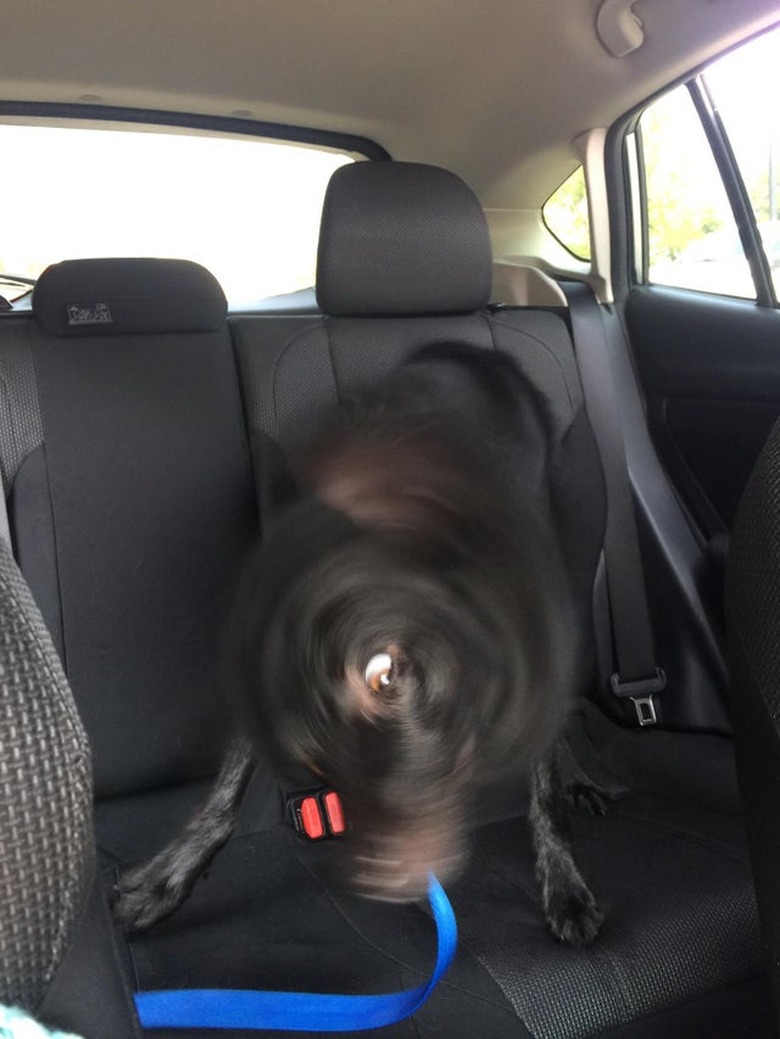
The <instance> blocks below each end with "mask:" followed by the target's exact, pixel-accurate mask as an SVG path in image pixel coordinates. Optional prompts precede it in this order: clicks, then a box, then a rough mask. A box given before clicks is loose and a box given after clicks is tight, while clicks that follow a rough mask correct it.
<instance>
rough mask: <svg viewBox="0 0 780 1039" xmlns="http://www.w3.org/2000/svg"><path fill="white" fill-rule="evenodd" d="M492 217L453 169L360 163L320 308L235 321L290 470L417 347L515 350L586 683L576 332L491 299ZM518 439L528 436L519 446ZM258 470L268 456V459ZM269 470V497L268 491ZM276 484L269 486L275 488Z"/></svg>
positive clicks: (326, 268)
mask: <svg viewBox="0 0 780 1039" xmlns="http://www.w3.org/2000/svg"><path fill="white" fill-rule="evenodd" d="M491 281H492V269H491V248H490V239H489V235H488V229H487V223H486V220H485V216H484V214H483V212H482V209H481V207H480V205H479V203H478V201H477V199H476V197H475V196H474V194H473V193H472V192H471V190H470V189H469V188H468V187H467V186H466V185H465V184H464V183H463V181H461V180H460V179H459V178H458V177H456V176H455V175H454V174H452V173H449V172H448V171H445V170H442V169H439V168H437V167H432V166H424V165H419V164H416V163H395V162H393V163H390V162H388V163H355V164H352V165H349V166H344V167H342V168H341V169H339V170H338V171H336V173H335V174H334V176H333V177H332V179H331V182H330V185H329V187H328V190H327V193H326V197H325V203H324V207H323V216H322V224H321V231H320V243H319V254H318V269H317V299H318V303H319V305H320V308H321V310H322V311H323V312H324V316H323V317H322V318H321V319H319V320H315V321H312V320H305V321H301V322H300V323H299V325H298V326H297V327H296V328H294V329H291V334H290V335H288V336H287V337H286V338H284V337H282V336H276V337H274V338H269V337H268V335H267V333H266V331H265V329H264V327H263V325H262V323H261V319H256V320H255V321H254V322H253V319H251V318H245V319H238V320H237V321H236V322H235V323H234V327H235V332H236V341H237V346H238V353H239V358H240V362H241V366H242V370H243V373H244V381H245V385H246V391H245V392H246V398H247V413H248V418H249V422H250V425H251V427H252V435H253V439H254V441H255V443H256V444H260V445H261V448H262V445H272V447H271V448H269V449H268V450H267V451H266V454H267V455H272V454H273V447H275V448H276V449H277V450H278V451H280V452H281V454H282V455H283V456H284V459H285V461H286V463H287V464H288V465H289V466H291V467H292V468H293V469H294V468H295V456H296V449H297V445H298V444H299V443H300V442H301V441H302V440H303V441H305V440H306V439H307V438H308V436H309V435H310V433H311V431H312V429H313V428H314V424H315V423H316V420H317V416H318V414H319V413H320V412H321V411H323V410H327V409H332V408H333V407H337V406H338V405H339V402H340V401H341V400H342V399H343V397H344V396H345V395H349V394H351V393H353V392H355V391H359V390H364V389H367V388H370V386H371V385H372V384H373V383H374V382H375V381H376V380H378V379H380V378H381V377H382V376H383V375H384V374H385V373H387V372H388V371H389V370H391V369H392V368H393V367H395V366H396V365H397V364H398V363H399V362H400V361H401V360H402V359H403V358H404V357H406V356H407V355H408V354H410V353H411V352H412V351H414V350H415V349H417V348H419V347H421V346H424V345H430V344H434V343H456V344H457V343H460V344H467V345H470V346H476V347H483V348H484V349H486V350H490V349H496V350H502V351H505V352H506V353H508V354H509V355H510V356H511V357H512V358H513V359H514V360H515V362H516V363H517V365H518V367H519V368H520V370H521V372H522V373H523V374H524V376H525V377H526V380H527V383H528V385H529V388H530V390H531V392H532V393H534V394H535V395H536V396H537V398H538V400H539V402H540V403H541V406H542V407H543V409H544V412H545V413H546V414H547V416H548V418H549V423H548V425H549V429H550V437H551V449H550V471H549V474H548V475H549V490H550V496H551V499H552V505H553V511H554V514H555V517H556V520H557V523H558V525H559V529H560V534H561V540H562V543H563V545H564V549H565V551H566V554H567V564H568V568H569V572H570V574H571V576H572V580H573V584H574V586H575V593H576V599H577V604H578V618H577V631H574V632H572V640H573V642H575V643H576V641H577V640H579V641H580V649H581V652H582V663H581V666H580V667H579V669H578V674H579V676H580V679H581V685H582V688H583V689H584V688H587V686H588V685H589V683H590V682H591V680H592V670H591V667H592V659H593V658H592V654H593V631H592V617H591V612H592V601H591V597H592V590H593V580H594V574H595V569H596V565H597V561H598V556H599V552H600V550H601V545H602V542H603V531H604V519H605V498H604V489H603V477H602V472H601V464H600V461H599V457H598V452H597V449H596V445H595V442H594V440H593V436H592V432H591V430H590V426H589V424H588V420H587V417H586V414H585V407H584V402H583V397H582V389H581V386H580V381H579V375H578V371H577V366H576V361H575V357H574V352H573V348H572V343H571V338H570V336H569V333H568V330H567V328H566V325H565V323H564V322H563V320H562V319H561V318H560V317H559V316H558V315H556V314H554V313H551V312H547V311H543V310H536V311H533V310H526V309H512V308H504V309H501V310H498V311H496V312H495V313H494V312H491V311H490V310H488V309H487V306H488V301H489V299H490V292H491ZM518 449H519V450H522V445H518ZM261 468H262V467H261ZM269 468H270V467H266V477H265V480H266V484H267V486H266V496H271V497H272V496H273V493H274V485H273V483H274V482H273V479H272V477H270V476H268V470H269ZM269 484H270V486H269Z"/></svg>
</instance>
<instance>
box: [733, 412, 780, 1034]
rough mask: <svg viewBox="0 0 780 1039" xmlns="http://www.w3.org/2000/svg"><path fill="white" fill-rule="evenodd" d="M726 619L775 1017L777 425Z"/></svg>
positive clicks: (779, 703) (779, 999) (779, 930)
mask: <svg viewBox="0 0 780 1039" xmlns="http://www.w3.org/2000/svg"><path fill="white" fill-rule="evenodd" d="M726 621H727V633H728V648H729V663H730V668H731V710H732V715H733V719H734V737H735V747H736V756H737V768H738V773H739V781H740V788H741V792H742V798H743V802H744V806H745V818H746V821H747V826H748V837H749V843H750V850H751V858H752V863H753V872H754V875H755V881H756V895H757V900H758V908H759V916H760V918H761V925H762V929H763V931H764V938H765V942H766V945H767V946H768V952H769V970H770V977H771V979H772V984H773V989H774V995H775V1003H776V1005H777V1007H778V1011H779V1014H780V422H778V423H777V424H776V425H775V427H774V429H773V430H772V432H771V433H770V435H769V439H768V440H767V442H766V445H765V446H764V449H763V451H762V452H761V455H760V457H759V459H758V461H757V462H756V465H755V468H754V469H753V472H752V474H751V476H750V479H749V481H748V484H747V486H746V488H745V491H744V493H743V496H742V500H741V503H740V505H739V508H738V510H737V515H736V518H735V521H734V526H733V529H732V534H731V545H730V549H729V557H728V562H727V568H726Z"/></svg>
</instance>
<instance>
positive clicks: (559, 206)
mask: <svg viewBox="0 0 780 1039" xmlns="http://www.w3.org/2000/svg"><path fill="white" fill-rule="evenodd" d="M542 217H543V218H544V222H545V224H546V225H547V228H548V230H550V231H552V233H553V234H554V235H555V237H556V238H557V239H558V241H559V242H560V243H561V245H563V246H564V247H565V248H566V249H568V250H569V252H570V253H573V254H574V256H576V257H577V258H578V259H580V260H589V259H590V221H589V218H588V195H587V191H586V188H585V171H584V170H583V168H582V166H578V167H577V169H576V170H575V171H574V173H572V174H571V176H569V177H567V178H566V180H565V181H564V182H563V184H561V186H560V187H559V188H557V189H556V190H555V191H554V192H553V193H552V195H550V197H549V198H548V199H547V201H546V202H545V204H544V206H542Z"/></svg>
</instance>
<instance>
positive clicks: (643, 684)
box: [609, 667, 666, 729]
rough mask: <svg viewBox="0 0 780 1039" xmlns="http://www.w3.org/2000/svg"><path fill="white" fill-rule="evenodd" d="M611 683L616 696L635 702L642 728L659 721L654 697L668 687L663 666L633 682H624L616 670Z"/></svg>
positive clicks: (637, 716)
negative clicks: (646, 676)
mask: <svg viewBox="0 0 780 1039" xmlns="http://www.w3.org/2000/svg"><path fill="white" fill-rule="evenodd" d="M609 685H610V688H611V689H612V692H613V693H614V695H615V696H618V697H620V698H621V699H624V700H625V699H628V700H630V701H631V702H632V703H633V705H634V710H635V711H636V720H637V724H638V725H639V727H640V728H641V729H645V728H648V727H649V726H651V725H655V724H656V723H657V722H658V713H657V711H656V706H655V699H654V697H655V696H656V695H657V694H658V693H662V692H663V691H664V689H666V672H665V671H664V669H663V668H662V667H657V668H656V669H655V674H654V675H651V676H650V677H648V678H638V679H636V680H635V681H633V682H624V681H623V680H622V679H621V677H620V675H619V674H618V673H617V672H615V674H614V675H612V676H611V678H610V680H609Z"/></svg>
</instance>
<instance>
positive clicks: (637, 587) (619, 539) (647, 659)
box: [561, 282, 666, 728]
mask: <svg viewBox="0 0 780 1039" xmlns="http://www.w3.org/2000/svg"><path fill="white" fill-rule="evenodd" d="M561 288H562V290H563V292H564V294H565V296H566V299H567V302H568V304H569V316H570V319H571V329H572V338H573V339H574V352H575V355H576V358H577V365H578V368H579V372H580V379H581V381H582V389H583V393H584V396H585V406H586V409H587V412H588V417H589V419H590V423H591V426H592V428H593V434H594V436H595V438H596V444H597V446H598V449H599V454H600V456H601V464H602V468H603V471H604V480H605V483H606V488H607V523H606V531H605V536H604V566H605V572H606V583H607V594H608V597H609V605H610V616H611V630H612V647H613V657H614V665H615V671H614V672H613V674H612V675H611V677H610V680H609V685H610V689H611V691H612V693H613V694H614V695H615V696H617V697H619V698H620V699H622V700H624V701H625V700H629V701H631V703H632V704H633V708H634V711H633V720H634V722H635V724H637V725H638V726H640V727H641V728H645V727H648V726H652V725H655V724H656V722H657V720H658V711H657V704H656V699H655V698H656V696H657V695H658V693H660V692H662V691H663V690H664V689H665V688H666V675H665V673H664V671H663V669H662V668H660V667H658V665H657V664H656V656H655V647H654V643H653V629H652V624H651V621H650V608H649V605H648V601H647V592H646V588H645V579H644V571H643V568H642V556H641V551H640V547H639V532H638V530H637V523H636V513H635V511H634V496H633V492H632V490H631V480H630V477H629V473H628V464H627V462H626V448H625V440H624V437H623V426H622V422H621V418H620V406H619V402H618V399H617V392H616V387H615V380H614V377H613V373H612V362H611V359H610V355H609V349H610V348H609V343H608V341H607V331H606V328H605V327H604V318H603V315H602V312H601V307H600V305H599V303H598V302H597V300H596V297H595V296H594V294H593V291H592V289H591V288H590V286H589V285H586V284H584V283H582V282H565V283H561Z"/></svg>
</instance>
